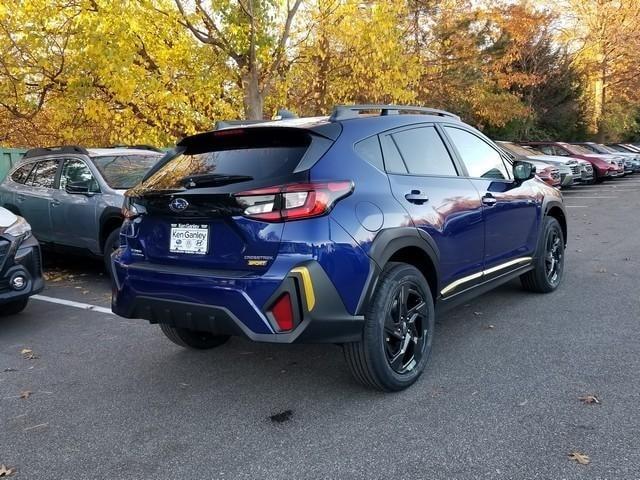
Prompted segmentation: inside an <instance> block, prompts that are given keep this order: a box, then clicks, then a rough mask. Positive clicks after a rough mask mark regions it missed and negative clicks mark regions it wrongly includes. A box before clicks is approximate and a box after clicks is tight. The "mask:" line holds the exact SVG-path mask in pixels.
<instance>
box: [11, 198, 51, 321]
mask: <svg viewBox="0 0 640 480" xmlns="http://www.w3.org/2000/svg"><path fill="white" fill-rule="evenodd" d="M43 288H44V280H43V278H42V262H41V256H40V247H39V245H38V241H37V240H36V239H35V237H33V236H32V235H31V226H30V225H29V224H28V223H27V222H26V221H25V219H24V218H22V217H18V216H16V215H14V214H13V213H11V212H10V211H8V210H6V209H4V208H2V207H0V315H10V314H15V313H18V312H21V311H22V310H23V309H24V308H25V307H26V306H27V302H28V301H29V297H30V296H31V295H34V294H36V293H38V292H40V291H41V290H42V289H43Z"/></svg>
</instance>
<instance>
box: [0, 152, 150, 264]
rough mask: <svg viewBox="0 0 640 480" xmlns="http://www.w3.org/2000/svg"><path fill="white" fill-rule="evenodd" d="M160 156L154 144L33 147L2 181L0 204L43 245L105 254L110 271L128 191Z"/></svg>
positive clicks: (117, 243) (0, 185)
mask: <svg viewBox="0 0 640 480" xmlns="http://www.w3.org/2000/svg"><path fill="white" fill-rule="evenodd" d="M161 157H162V152H159V151H157V150H155V149H152V148H151V147H118V148H89V149H85V148H83V147H77V146H65V147H52V148H36V149H33V150H29V151H27V152H26V153H25V154H24V157H23V159H22V161H21V162H20V163H18V165H17V166H16V167H14V169H13V170H12V171H10V172H9V175H7V177H6V179H5V180H4V181H3V182H2V184H0V206H4V207H5V208H6V209H8V210H10V211H12V212H13V213H15V214H16V215H21V216H23V217H24V218H25V219H26V220H27V221H28V222H29V223H30V224H31V227H32V229H33V233H34V235H35V236H36V238H38V240H39V241H40V242H41V243H42V244H44V245H51V246H60V247H71V248H74V249H77V250H82V251H85V252H89V253H90V254H93V255H100V256H103V257H104V260H105V265H106V266H107V271H109V270H110V267H109V265H110V256H111V252H112V251H113V250H114V249H116V248H117V247H118V245H119V239H118V233H119V231H120V227H121V225H122V213H121V208H122V202H123V200H124V192H125V191H126V190H127V189H129V188H131V187H132V186H134V185H135V184H136V183H138V182H139V181H140V180H141V179H142V177H143V176H144V175H145V174H146V173H147V172H148V171H149V169H151V167H153V165H155V164H156V163H157V161H158V160H159V159H160V158H161Z"/></svg>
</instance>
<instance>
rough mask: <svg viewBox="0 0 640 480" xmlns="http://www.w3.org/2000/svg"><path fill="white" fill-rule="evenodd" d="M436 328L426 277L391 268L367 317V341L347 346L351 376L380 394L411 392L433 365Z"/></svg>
mask: <svg viewBox="0 0 640 480" xmlns="http://www.w3.org/2000/svg"><path fill="white" fill-rule="evenodd" d="M434 326H435V311H434V307H433V297H432V295H431V290H430V289H429V284H428V283H427V281H426V280H425V278H424V276H423V275H422V273H420V271H419V270H418V269H417V268H415V267H413V266H412V265H407V264H404V263H389V264H388V265H387V266H386V267H385V268H384V270H383V272H382V275H381V277H380V282H379V284H378V287H377V288H376V291H375V293H374V295H373V298H372V299H371V302H370V304H369V307H368V309H367V312H366V314H365V325H364V331H363V336H362V340H361V341H359V342H353V343H347V344H344V345H343V349H344V354H345V359H346V361H347V365H348V366H349V369H350V370H351V373H352V374H353V376H354V377H355V378H356V380H358V381H359V382H360V383H362V384H363V385H365V386H368V387H371V388H374V389H377V390H382V391H386V392H392V391H398V390H402V389H405V388H407V387H409V386H410V385H412V384H413V383H414V382H415V381H416V380H417V379H418V378H419V377H420V375H421V374H422V372H423V371H424V370H425V367H426V365H427V363H428V361H429V357H430V355H431V345H432V341H433V331H434Z"/></svg>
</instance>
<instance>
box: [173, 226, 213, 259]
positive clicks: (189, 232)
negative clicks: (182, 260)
mask: <svg viewBox="0 0 640 480" xmlns="http://www.w3.org/2000/svg"><path fill="white" fill-rule="evenodd" d="M210 233H211V232H210V229H209V225H202V224H194V223H172V224H171V225H170V227H169V252H171V253H177V254H181V255H206V254H208V253H209V242H210V238H211V235H210Z"/></svg>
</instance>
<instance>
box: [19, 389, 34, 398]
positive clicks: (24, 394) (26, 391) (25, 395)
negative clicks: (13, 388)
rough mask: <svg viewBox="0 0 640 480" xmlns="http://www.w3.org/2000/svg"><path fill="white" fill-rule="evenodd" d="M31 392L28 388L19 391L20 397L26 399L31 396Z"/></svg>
mask: <svg viewBox="0 0 640 480" xmlns="http://www.w3.org/2000/svg"><path fill="white" fill-rule="evenodd" d="M31 393H32V392H31V391H30V390H24V391H23V392H20V399H22V400H26V399H27V398H29V397H30V396H31Z"/></svg>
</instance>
